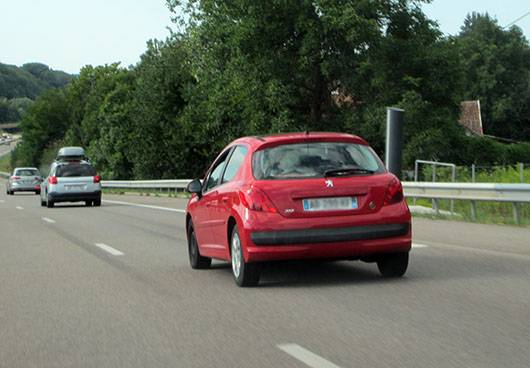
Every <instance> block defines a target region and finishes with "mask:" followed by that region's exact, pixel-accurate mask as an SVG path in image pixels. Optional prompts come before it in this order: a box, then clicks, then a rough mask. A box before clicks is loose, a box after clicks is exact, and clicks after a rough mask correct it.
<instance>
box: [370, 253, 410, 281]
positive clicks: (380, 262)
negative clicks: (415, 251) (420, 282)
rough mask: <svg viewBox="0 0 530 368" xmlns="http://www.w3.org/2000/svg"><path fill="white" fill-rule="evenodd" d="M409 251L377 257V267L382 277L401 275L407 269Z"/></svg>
mask: <svg viewBox="0 0 530 368" xmlns="http://www.w3.org/2000/svg"><path fill="white" fill-rule="evenodd" d="M408 264H409V252H403V253H390V254H384V255H381V256H380V257H379V258H378V259H377V268H379V272H380V273H381V275H383V276H384V277H401V276H403V275H404V274H405V272H406V271H407V267H408Z"/></svg>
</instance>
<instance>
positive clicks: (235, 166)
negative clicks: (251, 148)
mask: <svg viewBox="0 0 530 368" xmlns="http://www.w3.org/2000/svg"><path fill="white" fill-rule="evenodd" d="M247 152H248V148H247V147H245V146H237V147H236V148H235V149H234V152H232V155H231V156H230V159H229V161H228V163H227V164H226V170H225V173H224V175H223V180H222V181H221V183H222V184H224V183H228V182H229V181H230V180H232V179H233V178H234V177H235V176H236V174H237V172H238V170H239V168H240V167H241V164H242V163H243V159H244V158H245V156H246V154H247Z"/></svg>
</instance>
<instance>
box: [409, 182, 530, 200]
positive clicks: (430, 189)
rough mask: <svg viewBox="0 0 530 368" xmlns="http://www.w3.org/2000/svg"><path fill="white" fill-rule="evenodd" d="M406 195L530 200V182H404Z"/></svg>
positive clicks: (463, 198) (465, 198)
mask: <svg viewBox="0 0 530 368" xmlns="http://www.w3.org/2000/svg"><path fill="white" fill-rule="evenodd" d="M402 184H403V191H404V194H405V196H406V197H416V198H432V199H458V200H469V201H493V202H530V184H495V183H491V184H490V183H431V182H403V183H402Z"/></svg>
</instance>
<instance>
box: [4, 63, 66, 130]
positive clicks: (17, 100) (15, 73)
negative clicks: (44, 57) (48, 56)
mask: <svg viewBox="0 0 530 368" xmlns="http://www.w3.org/2000/svg"><path fill="white" fill-rule="evenodd" d="M74 77H75V76H74V75H71V74H68V73H65V72H62V71H56V70H52V69H50V67H48V66H47V65H44V64H41V63H28V64H24V65H23V66H21V67H18V66H15V65H8V64H2V63H0V123H9V122H16V121H18V120H19V119H20V117H21V116H22V114H23V113H24V111H25V110H26V109H27V108H28V106H30V105H31V104H32V103H33V101H35V100H36V98H37V97H38V96H39V95H40V94H41V93H42V92H43V91H44V90H47V89H53V88H57V87H62V86H65V85H67V84H68V83H70V80H71V79H72V78H74Z"/></svg>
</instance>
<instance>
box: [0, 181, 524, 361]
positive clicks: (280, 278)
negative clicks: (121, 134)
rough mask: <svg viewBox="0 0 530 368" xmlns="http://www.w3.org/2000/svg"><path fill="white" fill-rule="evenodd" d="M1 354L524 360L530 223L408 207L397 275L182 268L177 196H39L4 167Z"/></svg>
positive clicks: (330, 269)
mask: <svg viewBox="0 0 530 368" xmlns="http://www.w3.org/2000/svg"><path fill="white" fill-rule="evenodd" d="M0 183H1V185H0V367H5V368H13V367H253V368H260V367H266V368H271V367H315V368H324V367H327V368H329V367H341V368H346V367H377V368H384V367H422V368H425V367H466V368H469V367H480V368H484V367H486V368H487V367H495V368H498V367H510V368H514V367H521V368H523V367H524V368H528V367H530V229H528V228H517V227H506V226H488V225H477V224H469V223H459V222H449V221H433V220H428V219H421V218H415V219H414V221H413V233H414V249H413V250H412V253H411V259H410V265H409V270H408V271H407V274H406V275H405V277H404V278H402V279H398V280H387V279H384V278H382V277H381V276H380V275H379V272H378V271H377V267H376V265H375V264H365V263H361V262H288V263H281V264H274V265H270V266H268V267H267V268H265V270H264V272H263V275H262V278H261V282H260V285H259V286H258V287H256V288H238V287H236V285H235V284H234V282H233V280H232V275H231V269H230V265H229V264H228V263H226V262H220V261H214V263H213V267H212V269H210V270H192V269H191V268H190V266H189V263H188V255H187V245H186V239H185V230H184V214H183V209H184V208H185V205H186V201H185V200H183V199H175V198H167V197H155V196H150V197H145V196H129V195H125V196H110V195H105V196H104V197H103V204H102V206H101V207H85V206H83V205H81V204H80V203H79V204H69V203H67V204H57V205H56V207H55V208H50V209H48V208H45V207H41V206H40V203H39V196H36V195H34V194H16V195H14V196H7V195H6V194H5V186H4V181H3V179H0Z"/></svg>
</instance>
